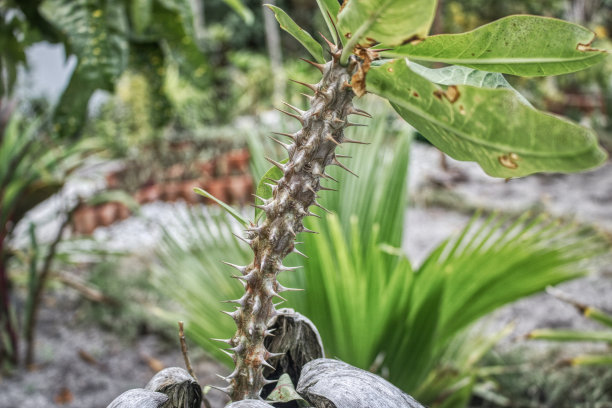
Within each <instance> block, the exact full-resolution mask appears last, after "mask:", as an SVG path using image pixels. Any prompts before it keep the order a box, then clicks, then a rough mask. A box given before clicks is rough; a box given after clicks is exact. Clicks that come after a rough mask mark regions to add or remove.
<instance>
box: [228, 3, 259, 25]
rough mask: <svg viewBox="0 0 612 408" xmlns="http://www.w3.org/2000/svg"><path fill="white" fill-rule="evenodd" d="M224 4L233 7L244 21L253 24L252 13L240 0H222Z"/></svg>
mask: <svg viewBox="0 0 612 408" xmlns="http://www.w3.org/2000/svg"><path fill="white" fill-rule="evenodd" d="M223 1H224V2H225V4H227V5H228V6H230V7H231V8H233V9H234V11H235V12H236V13H238V15H240V17H242V19H243V20H244V22H245V23H246V24H248V25H251V24H253V13H252V12H251V10H249V9H248V8H247V7H246V6H245V5H244V4H242V2H241V1H240V0H223Z"/></svg>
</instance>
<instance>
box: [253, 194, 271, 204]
mask: <svg viewBox="0 0 612 408" xmlns="http://www.w3.org/2000/svg"><path fill="white" fill-rule="evenodd" d="M251 195H252V196H253V197H255V198H258V199H260V200H261V201H263V202H264V203H265V202H266V201H268V199H267V198H263V197H260V196H258V195H257V194H251Z"/></svg>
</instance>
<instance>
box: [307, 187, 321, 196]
mask: <svg viewBox="0 0 612 408" xmlns="http://www.w3.org/2000/svg"><path fill="white" fill-rule="evenodd" d="M306 188H307V189H308V190H310V192H311V193H312V194H314V195H315V197H318V196H317V192H316V191H315V189H314V188H312V187H311V186H310V184H309V185H307V186H306Z"/></svg>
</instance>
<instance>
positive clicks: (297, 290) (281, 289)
mask: <svg viewBox="0 0 612 408" xmlns="http://www.w3.org/2000/svg"><path fill="white" fill-rule="evenodd" d="M303 290H304V289H301V288H300V289H298V288H286V287H284V286H283V285H281V284H278V291H279V292H302V291H303Z"/></svg>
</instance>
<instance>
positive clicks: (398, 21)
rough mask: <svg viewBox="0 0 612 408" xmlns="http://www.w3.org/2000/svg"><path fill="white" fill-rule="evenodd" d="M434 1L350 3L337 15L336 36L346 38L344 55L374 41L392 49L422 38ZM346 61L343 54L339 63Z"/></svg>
mask: <svg viewBox="0 0 612 408" xmlns="http://www.w3.org/2000/svg"><path fill="white" fill-rule="evenodd" d="M436 4H437V1H436V0H350V1H348V2H346V3H345V5H344V7H343V8H342V10H341V11H340V13H339V14H338V26H339V29H340V34H341V35H343V36H345V37H346V38H350V40H349V42H348V45H347V46H346V47H345V52H346V53H348V54H350V53H351V52H353V48H354V46H355V45H357V44H360V43H366V42H371V41H372V40H375V41H377V42H380V43H382V44H384V45H385V46H394V45H400V44H403V43H404V42H406V41H410V40H411V39H413V38H415V37H419V38H422V37H425V36H426V35H427V34H428V32H429V28H430V27H431V24H432V22H433V19H434V16H435V14H436ZM345 58H346V55H345V53H343V59H345Z"/></svg>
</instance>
